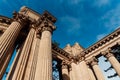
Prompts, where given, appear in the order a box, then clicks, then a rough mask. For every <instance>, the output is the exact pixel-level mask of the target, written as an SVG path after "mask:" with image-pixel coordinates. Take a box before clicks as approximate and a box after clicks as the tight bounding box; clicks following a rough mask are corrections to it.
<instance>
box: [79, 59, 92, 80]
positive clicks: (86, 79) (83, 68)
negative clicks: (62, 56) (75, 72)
mask: <svg viewBox="0 0 120 80" xmlns="http://www.w3.org/2000/svg"><path fill="white" fill-rule="evenodd" d="M78 65H79V75H82V77H81V78H82V80H91V79H90V75H89V73H88V67H87V65H86V62H85V61H84V60H83V61H81V62H80V63H78Z"/></svg>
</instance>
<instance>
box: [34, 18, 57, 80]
mask: <svg viewBox="0 0 120 80" xmlns="http://www.w3.org/2000/svg"><path fill="white" fill-rule="evenodd" d="M54 29H55V27H54V26H53V24H51V23H50V22H49V21H47V20H44V21H43V22H42V23H41V25H40V27H39V31H40V33H41V40H40V44H39V45H40V47H39V54H38V60H37V67H36V74H35V80H39V79H41V80H52V49H51V48H52V47H51V44H52V43H51V33H52V31H53V30H54Z"/></svg>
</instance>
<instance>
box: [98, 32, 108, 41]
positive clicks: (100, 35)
mask: <svg viewBox="0 0 120 80" xmlns="http://www.w3.org/2000/svg"><path fill="white" fill-rule="evenodd" d="M105 36H106V34H105V33H103V34H99V35H98V36H97V41H98V40H100V39H102V38H103V37H105Z"/></svg>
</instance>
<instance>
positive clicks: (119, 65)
mask: <svg viewBox="0 0 120 80" xmlns="http://www.w3.org/2000/svg"><path fill="white" fill-rule="evenodd" d="M102 54H103V55H104V56H105V57H106V58H107V59H108V61H109V62H110V63H111V65H112V66H113V68H114V69H115V71H116V72H117V74H118V75H119V76H120V63H119V62H118V60H117V59H116V58H115V57H114V55H113V54H112V53H111V51H110V50H108V51H107V52H102Z"/></svg>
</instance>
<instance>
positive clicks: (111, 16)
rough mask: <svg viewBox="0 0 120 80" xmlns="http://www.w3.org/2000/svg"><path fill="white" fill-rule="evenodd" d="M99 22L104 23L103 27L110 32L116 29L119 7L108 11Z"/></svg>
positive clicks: (119, 16)
mask: <svg viewBox="0 0 120 80" xmlns="http://www.w3.org/2000/svg"><path fill="white" fill-rule="evenodd" d="M101 20H102V21H104V26H105V27H106V28H109V29H110V30H111V29H116V28H118V26H120V5H118V6H117V7H116V8H114V9H112V10H110V11H108V12H107V13H106V14H105V15H104V16H103V17H102V18H101Z"/></svg>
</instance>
